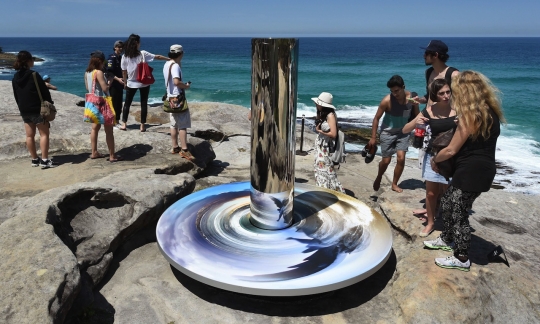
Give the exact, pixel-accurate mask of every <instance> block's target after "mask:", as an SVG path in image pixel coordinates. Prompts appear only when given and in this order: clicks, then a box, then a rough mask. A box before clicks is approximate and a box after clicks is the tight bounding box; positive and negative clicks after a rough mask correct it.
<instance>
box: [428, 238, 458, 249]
mask: <svg viewBox="0 0 540 324" xmlns="http://www.w3.org/2000/svg"><path fill="white" fill-rule="evenodd" d="M424 246H426V247H427V248H430V249H433V250H443V251H453V250H454V243H450V244H447V243H446V242H445V241H443V240H442V238H441V237H440V236H439V237H437V238H436V239H434V240H431V241H424Z"/></svg>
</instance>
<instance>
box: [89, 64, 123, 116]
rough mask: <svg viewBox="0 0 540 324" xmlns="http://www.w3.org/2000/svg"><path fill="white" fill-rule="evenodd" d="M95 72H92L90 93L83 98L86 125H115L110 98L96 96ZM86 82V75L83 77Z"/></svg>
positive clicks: (114, 113)
mask: <svg viewBox="0 0 540 324" xmlns="http://www.w3.org/2000/svg"><path fill="white" fill-rule="evenodd" d="M96 77H97V75H96V72H95V71H94V72H92V92H91V93H87V94H86V95H85V97H84V99H85V100H84V117H83V120H84V122H86V123H92V124H103V125H114V124H116V112H115V111H114V106H113V103H112V97H111V96H109V95H106V96H104V97H101V96H98V95H96ZM84 80H85V82H86V75H85V76H84Z"/></svg>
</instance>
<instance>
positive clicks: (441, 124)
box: [422, 109, 457, 150]
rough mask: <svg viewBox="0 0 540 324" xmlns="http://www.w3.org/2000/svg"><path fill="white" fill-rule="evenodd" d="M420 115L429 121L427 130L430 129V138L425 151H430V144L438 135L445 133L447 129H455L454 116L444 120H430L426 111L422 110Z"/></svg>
mask: <svg viewBox="0 0 540 324" xmlns="http://www.w3.org/2000/svg"><path fill="white" fill-rule="evenodd" d="M422 115H424V117H426V118H428V119H429V122H428V124H429V128H430V129H431V138H430V140H429V143H428V146H427V149H428V150H431V144H432V143H433V141H434V140H435V138H436V137H437V135H439V134H440V133H443V132H446V131H447V130H449V129H452V128H454V129H455V128H456V127H457V124H456V122H455V120H456V116H452V117H446V118H431V116H430V115H429V113H428V112H427V110H426V109H424V110H422Z"/></svg>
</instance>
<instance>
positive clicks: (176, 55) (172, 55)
mask: <svg viewBox="0 0 540 324" xmlns="http://www.w3.org/2000/svg"><path fill="white" fill-rule="evenodd" d="M183 54H184V52H182V53H171V52H169V54H168V56H169V58H171V59H173V60H174V59H176V58H177V57H180V55H183Z"/></svg>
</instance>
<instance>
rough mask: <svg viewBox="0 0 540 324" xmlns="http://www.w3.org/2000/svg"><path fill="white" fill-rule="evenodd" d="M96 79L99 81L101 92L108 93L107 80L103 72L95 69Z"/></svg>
mask: <svg viewBox="0 0 540 324" xmlns="http://www.w3.org/2000/svg"><path fill="white" fill-rule="evenodd" d="M96 81H97V82H99V85H100V86H101V90H103V92H105V93H109V84H108V83H107V80H105V74H103V71H100V70H97V71H96Z"/></svg>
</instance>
